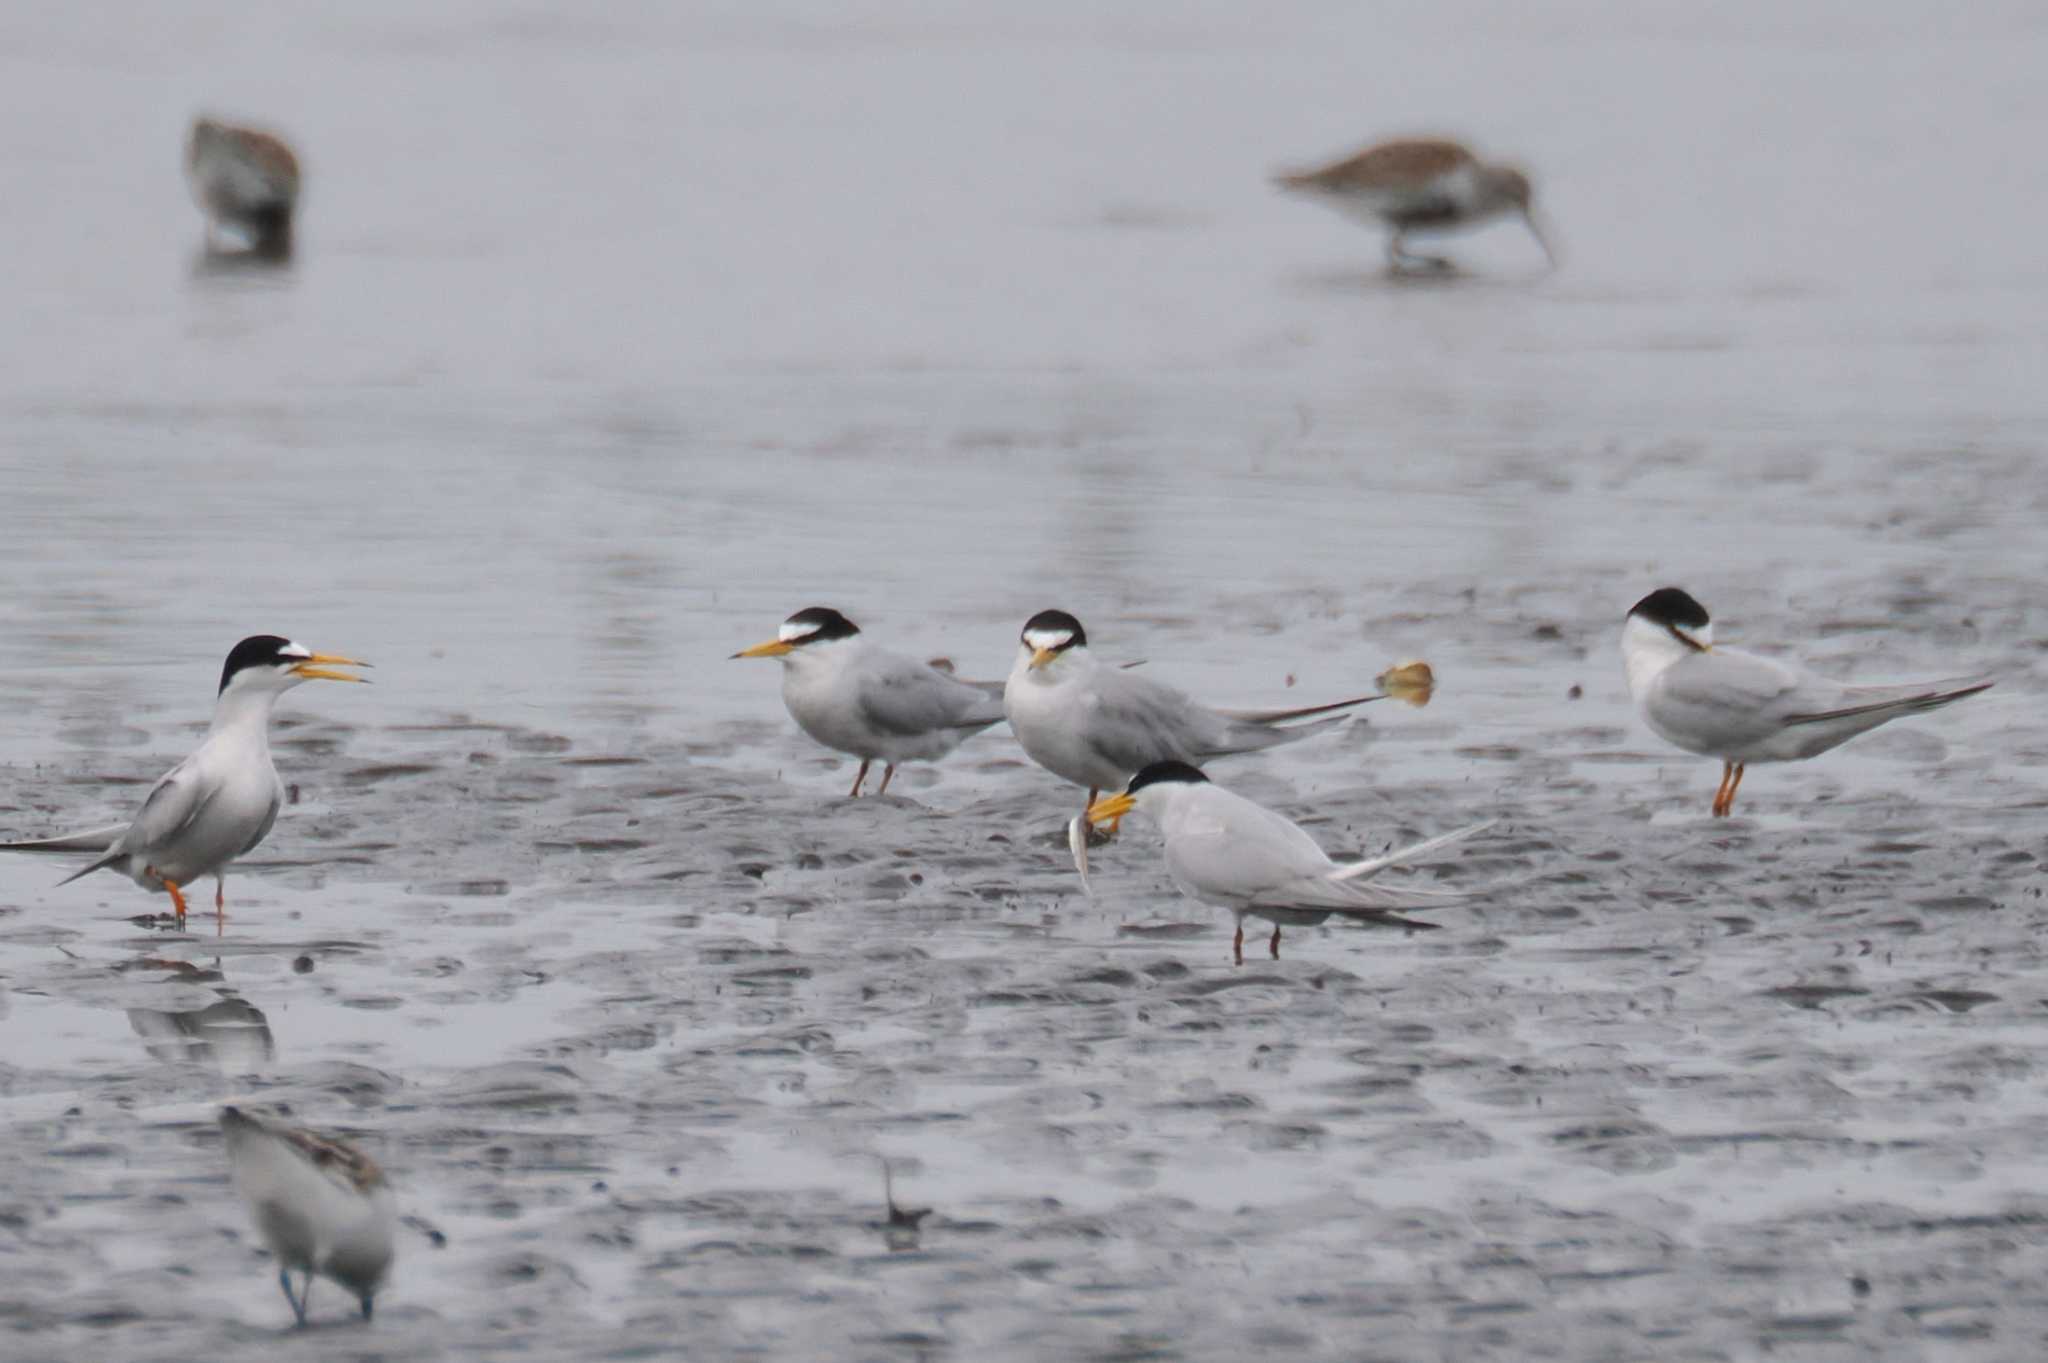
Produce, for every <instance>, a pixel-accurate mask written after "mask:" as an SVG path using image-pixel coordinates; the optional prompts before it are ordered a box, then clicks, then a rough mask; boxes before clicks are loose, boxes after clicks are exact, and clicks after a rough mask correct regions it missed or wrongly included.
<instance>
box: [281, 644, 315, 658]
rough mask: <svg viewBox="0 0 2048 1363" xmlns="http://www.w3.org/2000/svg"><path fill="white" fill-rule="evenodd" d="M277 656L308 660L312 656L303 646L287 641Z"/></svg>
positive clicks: (311, 652)
mask: <svg viewBox="0 0 2048 1363" xmlns="http://www.w3.org/2000/svg"><path fill="white" fill-rule="evenodd" d="M277 656H278V657H280V658H310V657H312V656H313V650H312V649H310V648H307V647H306V646H305V645H304V644H301V643H297V642H294V641H290V640H287V641H286V643H285V646H284V647H283V648H281V649H279V650H278V651H277Z"/></svg>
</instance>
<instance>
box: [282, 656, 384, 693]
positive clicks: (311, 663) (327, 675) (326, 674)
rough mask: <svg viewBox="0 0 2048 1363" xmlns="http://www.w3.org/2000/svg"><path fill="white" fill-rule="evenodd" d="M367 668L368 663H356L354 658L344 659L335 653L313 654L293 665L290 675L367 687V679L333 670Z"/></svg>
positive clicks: (368, 681)
mask: <svg viewBox="0 0 2048 1363" xmlns="http://www.w3.org/2000/svg"><path fill="white" fill-rule="evenodd" d="M323 664H324V666H323ZM368 666H369V664H368V663H365V662H358V661H356V660H355V659H354V658H344V657H342V656H341V655H340V654H337V653H315V654H314V655H313V656H312V657H310V658H307V659H306V660H305V661H303V662H301V663H297V664H295V665H294V666H293V667H292V675H293V676H295V677H305V678H307V679H309V680H312V681H352V682H361V683H363V685H365V686H368V685H369V684H370V679H369V678H368V677H358V676H355V675H354V674H352V673H348V672H336V671H334V670H333V669H334V668H337V667H368Z"/></svg>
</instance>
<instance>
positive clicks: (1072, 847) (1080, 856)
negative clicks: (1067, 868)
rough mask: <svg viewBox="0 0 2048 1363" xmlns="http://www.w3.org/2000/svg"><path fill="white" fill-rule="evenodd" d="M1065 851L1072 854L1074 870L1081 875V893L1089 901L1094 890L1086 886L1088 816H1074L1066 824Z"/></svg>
mask: <svg viewBox="0 0 2048 1363" xmlns="http://www.w3.org/2000/svg"><path fill="white" fill-rule="evenodd" d="M1067 850H1069V851H1071V852H1072V853H1073V854H1074V869H1075V870H1076V871H1079V872H1080V873H1081V893H1083V894H1085V895H1087V896H1088V897H1089V898H1090V899H1093V898H1094V897H1095V890H1094V889H1093V887H1091V886H1090V885H1089V884H1088V816H1087V815H1086V814H1076V815H1075V816H1074V817H1073V819H1072V820H1071V821H1070V822H1069V823H1068V824H1067Z"/></svg>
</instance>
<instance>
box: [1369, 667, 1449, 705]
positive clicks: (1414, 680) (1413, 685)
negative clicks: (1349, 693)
mask: <svg viewBox="0 0 2048 1363" xmlns="http://www.w3.org/2000/svg"><path fill="white" fill-rule="evenodd" d="M1373 680H1374V681H1375V682H1377V683H1378V685H1379V688H1380V690H1381V691H1382V692H1383V693H1385V694H1386V695H1388V696H1391V697H1393V698H1394V699H1395V700H1405V701H1407V702H1408V703H1409V704H1410V705H1413V706H1414V707H1415V708H1416V709H1418V710H1419V709H1421V708H1422V707H1423V706H1425V705H1427V704H1429V698H1430V696H1431V695H1433V694H1434V693H1435V691H1436V673H1434V672H1432V671H1431V670H1430V667H1429V664H1428V663H1426V662H1423V661H1421V660H1420V659H1417V660H1416V661H1414V662H1409V663H1400V664H1397V665H1396V666H1393V667H1390V668H1388V669H1387V670H1386V671H1384V672H1382V673H1380V674H1379V676H1377V677H1375V678H1374V679H1373Z"/></svg>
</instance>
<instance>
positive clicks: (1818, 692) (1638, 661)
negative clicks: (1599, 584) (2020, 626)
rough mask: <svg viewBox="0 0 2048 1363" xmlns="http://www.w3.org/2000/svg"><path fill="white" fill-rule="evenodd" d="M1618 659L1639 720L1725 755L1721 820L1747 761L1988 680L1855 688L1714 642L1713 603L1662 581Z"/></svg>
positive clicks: (1813, 748)
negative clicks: (1708, 605) (1710, 608)
mask: <svg viewBox="0 0 2048 1363" xmlns="http://www.w3.org/2000/svg"><path fill="white" fill-rule="evenodd" d="M1621 657H1622V663H1623V665H1624V666H1625V667H1626V669H1627V671H1628V690H1629V695H1630V696H1632V697H1633V698H1634V699H1635V703H1636V710H1637V712H1638V713H1639V714H1641V715H1642V717H1643V723H1645V724H1647V725H1649V726H1650V728H1651V729H1652V730H1653V731H1655V732H1656V734H1657V735H1658V736H1659V737H1660V738H1663V739H1664V740H1665V741H1667V742H1670V743H1674V744H1676V745H1677V746H1679V747H1681V748H1683V749H1685V750H1686V751H1687V752H1695V753H1699V754H1701V755H1702V756H1705V757H1718V758H1720V759H1721V786H1720V789H1719V790H1717V791H1715V792H1714V806H1713V809H1714V817H1715V818H1725V817H1726V816H1727V815H1728V813H1729V812H1730V811H1731V810H1733V809H1734V808H1735V789H1736V787H1737V786H1739V785H1741V784H1742V773H1743V770H1744V769H1745V768H1746V767H1747V766H1748V765H1749V764H1750V763H1751V762H1797V761H1802V760H1804V759H1806V758H1809V757H1817V756H1819V755H1820V754H1821V753H1824V752H1826V751H1827V750H1828V749H1830V748H1833V747H1837V746H1839V745H1841V744H1843V743H1846V742H1848V741H1849V740H1850V739H1852V738H1854V737H1856V735H1858V734H1860V733H1864V732H1866V731H1867V730H1870V729H1875V728H1876V727H1877V726H1878V725H1880V724H1887V723H1889V722H1891V721H1892V720H1895V719H1897V718H1899V717H1900V716H1901V715H1910V714H1913V713H1915V712H1917V711H1921V710H1933V709H1937V708H1939V707H1941V706H1943V705H1947V704H1949V703H1950V702H1951V701H1958V700H1961V699H1962V698H1963V697H1965V696H1974V695H1976V694H1977V693H1978V692H1979V691H1982V690H1985V689H1986V688H1987V687H1989V686H1991V684H1992V682H1991V679H1989V678H1985V677H1954V678H1950V679H1948V680H1945V681H1931V682H1912V683H1908V684H1905V685H1901V686H1850V685H1847V684H1845V683H1843V682H1838V681H1830V680H1829V679H1828V678H1826V677H1820V676H1816V675H1814V674H1813V673H1811V672H1808V671H1806V670H1805V669H1804V668H1801V667H1798V666H1795V665H1793V664H1791V663H1782V662H1779V661H1777V660H1776V659H1774V658H1762V657H1758V656H1757V655H1756V654H1754V653H1744V652H1741V651H1740V650H1738V649H1732V648H1722V647H1719V646H1717V645H1716V644H1715V643H1714V626H1713V622H1712V621H1711V620H1710V619H1709V618H1708V616H1707V608H1706V607H1705V606H1702V605H1701V604H1700V603H1699V602H1697V601H1695V600H1693V598H1692V597H1691V596H1690V595H1688V594H1687V593H1685V592H1683V591H1681V590H1679V589H1678V588H1676V587H1660V588H1658V589H1657V590H1656V591H1654V592H1651V593H1650V594H1649V595H1648V596H1646V597H1644V598H1643V599H1642V600H1640V601H1638V602H1636V604H1635V605H1633V606H1631V607H1630V608H1629V612H1628V618H1627V620H1626V622H1625V623H1624V624H1623V625H1622V629H1621Z"/></svg>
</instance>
